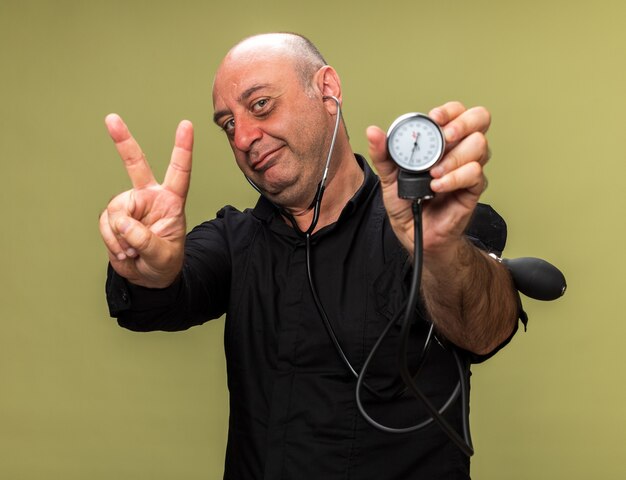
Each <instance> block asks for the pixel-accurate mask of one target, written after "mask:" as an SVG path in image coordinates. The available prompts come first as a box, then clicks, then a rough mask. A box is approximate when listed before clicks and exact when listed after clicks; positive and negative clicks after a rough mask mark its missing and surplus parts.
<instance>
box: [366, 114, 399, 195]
mask: <svg viewBox="0 0 626 480" xmlns="http://www.w3.org/2000/svg"><path fill="white" fill-rule="evenodd" d="M365 133H366V135H367V141H368V146H369V154H370V158H371V159H372V162H373V163H374V167H375V168H376V171H377V172H378V176H379V177H380V180H381V182H382V183H383V185H385V184H389V183H393V182H395V181H396V178H397V176H398V167H397V166H396V164H395V163H394V162H393V161H392V160H391V158H390V157H389V153H388V152H387V135H386V134H385V132H384V131H383V130H381V129H380V128H379V127H376V126H370V127H367V130H366V132H365Z"/></svg>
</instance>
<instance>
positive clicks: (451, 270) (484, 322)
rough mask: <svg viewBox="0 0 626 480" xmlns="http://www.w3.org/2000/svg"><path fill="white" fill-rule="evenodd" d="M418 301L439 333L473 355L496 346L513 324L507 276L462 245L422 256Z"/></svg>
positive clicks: (513, 300)
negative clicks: (442, 252)
mask: <svg viewBox="0 0 626 480" xmlns="http://www.w3.org/2000/svg"><path fill="white" fill-rule="evenodd" d="M422 295H423V298H424V302H425V305H426V308H427V310H428V312H429V314H430V317H431V319H432V321H433V323H434V324H435V327H436V328H437V329H438V330H439V332H440V333H441V334H443V336H445V337H446V338H447V339H448V340H450V341H451V342H453V343H454V344H456V345H458V346H459V347H461V348H464V349H466V350H469V351H471V352H474V353H477V354H487V353H489V352H491V351H492V350H493V349H495V348H496V347H497V346H498V345H500V344H501V343H502V342H503V341H504V340H506V339H507V338H508V337H509V336H510V335H511V333H512V332H513V329H514V327H515V323H516V321H517V313H518V312H517V310H518V302H517V296H516V294H515V290H514V286H513V282H512V280H511V277H510V274H509V272H508V270H507V269H506V267H504V266H503V265H502V264H500V263H498V262H496V261H494V260H493V259H491V258H489V257H488V256H487V254H486V253H484V252H483V251H481V250H479V249H478V248H476V247H474V246H473V245H472V244H471V243H469V241H467V240H465V239H463V240H460V241H459V242H458V244H457V245H456V246H455V248H452V249H450V250H449V251H448V252H446V253H445V254H439V255H429V254H428V253H426V252H425V255H424V267H423V273H422Z"/></svg>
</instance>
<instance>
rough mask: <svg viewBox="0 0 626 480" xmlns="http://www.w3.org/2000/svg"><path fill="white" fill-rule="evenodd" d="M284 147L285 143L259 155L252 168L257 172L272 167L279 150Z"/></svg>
mask: <svg viewBox="0 0 626 480" xmlns="http://www.w3.org/2000/svg"><path fill="white" fill-rule="evenodd" d="M282 148H283V145H281V146H279V147H277V148H273V149H271V150H268V151H266V152H264V153H263V154H261V155H259V156H258V157H257V158H256V159H255V160H253V161H252V164H251V167H252V170H254V171H256V172H262V171H265V170H267V169H268V168H270V167H271V166H272V164H273V161H274V160H275V159H276V156H277V152H280V150H281V149H282Z"/></svg>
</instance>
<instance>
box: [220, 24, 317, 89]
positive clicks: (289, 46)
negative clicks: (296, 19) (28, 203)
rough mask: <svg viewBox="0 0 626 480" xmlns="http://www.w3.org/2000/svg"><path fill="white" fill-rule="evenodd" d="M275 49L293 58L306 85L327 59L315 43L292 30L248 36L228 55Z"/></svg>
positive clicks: (278, 52) (295, 66)
mask: <svg viewBox="0 0 626 480" xmlns="http://www.w3.org/2000/svg"><path fill="white" fill-rule="evenodd" d="M268 49H274V50H275V51H276V53H277V54H280V55H284V56H285V57H289V58H291V59H292V60H293V63H294V68H295V70H296V72H297V73H298V76H299V77H300V79H301V80H302V82H303V84H304V85H307V86H308V85H309V84H310V82H311V80H312V77H313V74H314V73H315V72H317V71H318V70H319V69H320V68H322V67H323V66H324V65H327V63H326V60H325V59H324V57H323V56H322V54H321V53H320V51H319V50H318V49H317V47H316V46H315V44H314V43H313V42H312V41H311V40H309V39H308V38H307V37H305V36H304V35H300V34H298V33H292V32H276V33H262V34H258V35H252V36H250V37H246V38H244V39H243V40H241V41H240V42H238V43H237V44H236V45H235V46H234V47H233V48H231V49H230V51H229V52H228V54H227V55H226V57H229V56H233V55H236V54H237V53H239V52H242V51H243V52H249V51H254V50H261V51H267V50H268Z"/></svg>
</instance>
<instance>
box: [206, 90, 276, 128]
mask: <svg viewBox="0 0 626 480" xmlns="http://www.w3.org/2000/svg"><path fill="white" fill-rule="evenodd" d="M266 87H268V85H267V84H266V83H261V84H257V85H253V86H251V87H250V88H248V89H246V90H244V91H243V93H242V94H241V95H239V97H238V98H237V102H239V103H242V102H244V101H246V100H247V99H248V98H250V97H251V96H252V94H253V93H254V92H256V91H257V90H261V89H262V88H266ZM229 113H230V110H228V109H224V110H218V111H217V112H215V113H214V114H213V122H214V123H215V124H217V125H219V123H218V120H219V119H220V118H221V117H223V116H225V115H228V114H229Z"/></svg>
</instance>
